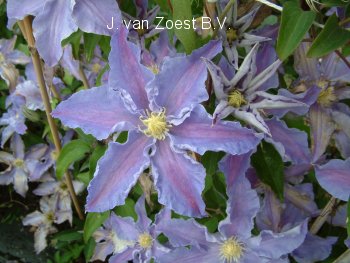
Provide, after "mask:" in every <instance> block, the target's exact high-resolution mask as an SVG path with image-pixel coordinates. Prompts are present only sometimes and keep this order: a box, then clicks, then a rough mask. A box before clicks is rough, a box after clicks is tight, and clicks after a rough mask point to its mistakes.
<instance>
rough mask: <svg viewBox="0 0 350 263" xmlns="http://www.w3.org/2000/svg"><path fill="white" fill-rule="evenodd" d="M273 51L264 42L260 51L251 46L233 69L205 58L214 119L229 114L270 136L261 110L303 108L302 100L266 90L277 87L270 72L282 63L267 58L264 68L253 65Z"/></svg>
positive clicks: (273, 72)
mask: <svg viewBox="0 0 350 263" xmlns="http://www.w3.org/2000/svg"><path fill="white" fill-rule="evenodd" d="M272 52H273V53H272ZM274 54H275V52H274V50H273V48H272V47H271V46H268V45H265V46H264V48H263V50H262V51H261V52H258V45H255V46H254V47H253V49H252V50H251V51H250V52H249V53H248V55H247V56H246V57H245V59H244V61H243V63H242V65H241V66H240V68H239V70H238V71H237V72H235V70H234V69H233V68H232V67H230V66H229V65H228V64H227V63H226V62H225V60H222V61H221V62H220V64H221V68H220V67H218V66H216V65H215V64H214V63H213V62H211V61H209V60H206V63H207V66H208V69H209V72H210V74H211V76H212V79H213V85H214V91H215V95H216V98H217V99H218V101H219V102H218V105H217V107H216V109H215V112H214V114H213V115H214V119H215V120H216V119H223V118H225V117H227V116H228V115H230V114H232V115H233V116H234V117H235V118H237V119H239V120H243V121H245V122H246V123H248V124H250V125H252V126H253V127H255V128H256V129H258V130H259V131H262V132H264V133H266V134H268V135H270V136H271V132H270V130H269V127H268V126H267V124H266V123H265V120H264V111H265V110H269V109H280V108H284V109H285V108H293V107H294V108H295V107H306V104H304V103H302V102H299V101H296V100H294V99H290V98H287V97H284V96H279V95H273V94H270V93H267V92H266V90H268V89H270V88H276V87H277V86H278V81H276V79H275V78H274V74H275V72H276V70H277V69H278V67H279V66H280V65H281V63H282V62H281V61H280V60H276V61H274V62H273V61H271V64H266V67H257V64H256V62H258V61H261V60H264V59H265V63H266V57H267V59H269V57H270V56H274ZM272 62H273V63H272ZM229 79H230V80H229Z"/></svg>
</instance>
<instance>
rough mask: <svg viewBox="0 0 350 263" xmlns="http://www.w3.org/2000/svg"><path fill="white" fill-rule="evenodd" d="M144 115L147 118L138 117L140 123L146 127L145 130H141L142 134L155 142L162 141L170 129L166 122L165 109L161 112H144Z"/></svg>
mask: <svg viewBox="0 0 350 263" xmlns="http://www.w3.org/2000/svg"><path fill="white" fill-rule="evenodd" d="M146 113H147V117H140V120H141V121H142V123H143V124H144V125H145V126H146V127H147V129H145V130H143V133H144V134H145V135H146V136H149V137H153V138H156V139H157V140H164V139H165V135H166V134H167V132H168V131H169V128H170V127H171V125H170V124H168V123H167V121H166V115H165V109H163V110H162V111H161V112H149V111H146Z"/></svg>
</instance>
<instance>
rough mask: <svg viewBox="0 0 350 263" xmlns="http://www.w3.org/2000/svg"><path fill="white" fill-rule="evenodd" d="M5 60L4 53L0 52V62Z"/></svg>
mask: <svg viewBox="0 0 350 263" xmlns="http://www.w3.org/2000/svg"><path fill="white" fill-rule="evenodd" d="M4 61H5V57H4V55H3V54H2V53H1V52H0V63H1V62H4Z"/></svg>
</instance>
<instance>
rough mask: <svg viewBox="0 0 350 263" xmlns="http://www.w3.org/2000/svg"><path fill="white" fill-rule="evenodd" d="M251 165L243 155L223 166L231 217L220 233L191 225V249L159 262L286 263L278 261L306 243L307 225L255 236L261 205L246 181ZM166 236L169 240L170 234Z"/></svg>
mask: <svg viewBox="0 0 350 263" xmlns="http://www.w3.org/2000/svg"><path fill="white" fill-rule="evenodd" d="M249 154H250V153H248V154H246V155H247V156H249ZM248 165H249V158H246V157H245V156H244V155H242V156H226V157H225V158H224V159H223V160H222V161H221V162H220V169H221V170H222V171H223V172H224V174H225V177H226V182H227V186H228V189H227V193H228V196H229V200H228V207H227V215H228V216H227V218H226V219H225V220H223V221H221V222H220V224H219V233H216V234H209V233H207V231H206V229H205V228H204V227H202V226H200V225H198V224H193V222H191V221H190V222H189V226H188V227H187V229H186V235H187V237H188V238H192V242H191V243H190V244H184V245H192V247H191V248H190V249H187V248H180V249H175V250H174V251H173V252H170V253H168V254H167V255H164V256H162V257H161V260H160V262H162V263H167V262H176V261H177V260H178V261H180V262H184V263H186V262H194V261H198V262H203V263H212V262H218V263H228V262H237V263H252V262H286V261H278V260H279V259H280V258H281V257H282V256H284V255H286V254H288V253H290V252H292V251H293V250H294V249H296V248H297V247H298V246H299V245H300V244H301V243H302V242H303V241H304V239H305V235H306V232H307V221H304V222H303V223H301V224H299V225H298V226H296V227H294V228H292V229H290V230H288V231H285V232H283V233H279V234H276V233H273V232H272V231H268V230H264V231H261V232H260V234H259V235H258V236H252V234H251V230H252V229H253V227H254V222H253V219H254V217H255V216H256V214H257V212H258V210H259V208H260V205H259V198H258V195H257V193H256V192H255V191H254V190H252V189H251V186H250V183H249V181H248V180H247V179H246V177H245V171H246V169H247V166H248ZM170 225H171V224H170ZM164 234H165V235H166V236H170V234H169V233H167V231H164Z"/></svg>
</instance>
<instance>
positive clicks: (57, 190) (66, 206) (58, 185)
mask: <svg viewBox="0 0 350 263" xmlns="http://www.w3.org/2000/svg"><path fill="white" fill-rule="evenodd" d="M72 183H73V187H74V191H75V193H76V194H77V195H78V194H80V193H81V192H82V191H83V190H84V183H82V182H80V181H76V180H73V181H72ZM33 193H34V194H35V195H39V196H51V198H52V199H54V200H55V202H56V204H57V209H59V210H61V211H65V212H66V213H65V215H66V220H68V222H69V223H70V224H72V220H73V211H72V202H71V198H70V195H69V190H68V186H67V184H66V183H65V182H64V181H57V180H55V179H54V178H53V177H49V178H46V180H45V181H44V182H42V183H41V184H40V185H39V186H38V187H37V188H36V189H35V190H34V191H33Z"/></svg>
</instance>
